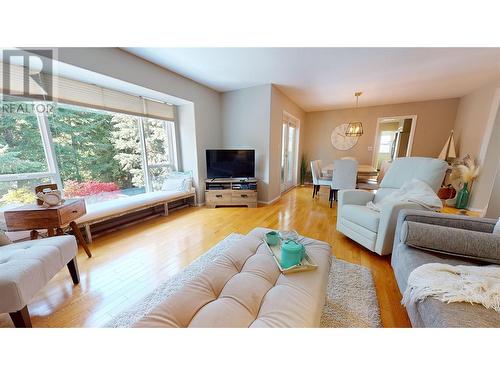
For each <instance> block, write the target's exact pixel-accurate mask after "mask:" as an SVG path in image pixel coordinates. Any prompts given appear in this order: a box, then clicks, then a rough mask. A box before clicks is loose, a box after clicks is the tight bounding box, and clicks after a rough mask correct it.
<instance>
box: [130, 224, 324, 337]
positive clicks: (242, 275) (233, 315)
mask: <svg viewBox="0 0 500 375" xmlns="http://www.w3.org/2000/svg"><path fill="white" fill-rule="evenodd" d="M269 230H270V229H265V228H256V229H254V230H252V231H251V232H250V233H249V234H248V235H247V236H246V238H244V239H242V240H240V241H238V242H237V243H235V244H234V245H233V246H232V247H230V248H229V249H228V250H227V251H226V252H225V253H223V254H222V255H221V256H219V257H218V258H216V259H215V261H214V263H213V264H212V265H210V266H209V267H208V268H206V269H205V270H204V271H203V272H202V273H201V274H200V275H198V276H197V277H196V278H195V279H193V280H191V281H190V282H188V283H187V284H186V285H185V286H184V287H183V288H182V289H181V290H179V291H178V292H176V293H174V294H173V295H171V296H170V297H169V298H167V299H166V300H165V301H164V302H163V303H161V304H160V305H158V306H157V307H156V308H155V309H153V310H152V311H151V312H150V313H149V314H148V315H147V316H145V317H144V318H143V319H142V320H140V321H139V322H138V323H136V325H135V327H151V328H152V327H155V328H160V327H240V328H241V327H252V328H253V327H318V326H319V321H320V318H321V313H322V309H323V305H324V304H325V296H326V287H327V282H328V273H329V270H330V261H331V260H330V259H331V256H330V255H331V247H330V245H328V244H327V243H325V242H321V241H317V240H313V239H310V238H305V237H301V241H302V243H303V244H304V245H305V246H306V249H307V252H308V254H309V256H310V257H311V258H312V259H313V261H314V262H315V263H316V264H317V265H318V268H317V269H316V270H313V271H306V272H299V273H292V274H287V275H283V274H281V273H280V272H279V269H278V267H277V265H276V263H275V261H274V259H273V258H272V256H271V255H270V253H269V250H268V249H267V248H266V245H265V244H264V243H263V241H262V238H263V235H264V233H266V232H267V231H269Z"/></svg>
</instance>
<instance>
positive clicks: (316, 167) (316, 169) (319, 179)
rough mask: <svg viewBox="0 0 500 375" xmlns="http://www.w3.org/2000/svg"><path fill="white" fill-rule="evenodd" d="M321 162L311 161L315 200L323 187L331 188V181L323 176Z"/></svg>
mask: <svg viewBox="0 0 500 375" xmlns="http://www.w3.org/2000/svg"><path fill="white" fill-rule="evenodd" d="M320 163H321V162H320V161H319V160H311V174H312V179H313V198H314V197H315V196H316V194H318V193H319V189H320V187H321V186H330V184H331V180H330V179H324V178H323V176H322V174H321V164H320Z"/></svg>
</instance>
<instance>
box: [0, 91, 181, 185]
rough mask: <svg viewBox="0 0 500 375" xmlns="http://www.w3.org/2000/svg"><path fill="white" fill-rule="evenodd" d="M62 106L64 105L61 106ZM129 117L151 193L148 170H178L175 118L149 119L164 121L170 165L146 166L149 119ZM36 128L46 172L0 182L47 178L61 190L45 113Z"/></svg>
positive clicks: (13, 176) (8, 176)
mask: <svg viewBox="0 0 500 375" xmlns="http://www.w3.org/2000/svg"><path fill="white" fill-rule="evenodd" d="M35 104H46V103H45V102H41V101H38V102H35ZM63 105H64V104H63ZM71 107H76V108H80V109H81V110H90V111H94V110H95V109H94V108H89V107H85V106H81V105H71ZM101 111H103V112H109V113H119V112H114V111H111V110H105V109H102V110H101ZM127 116H131V117H133V118H134V119H135V121H136V123H137V126H138V130H139V138H140V145H141V160H142V172H143V175H144V187H145V192H146V193H149V192H152V191H153V189H152V183H151V174H150V173H149V172H150V169H156V168H168V167H171V168H172V169H173V170H175V171H177V170H178V155H177V152H178V143H177V137H176V128H177V116H174V120H173V121H172V120H163V119H158V118H151V119H155V120H159V121H164V122H165V123H166V127H165V129H166V131H167V140H168V153H169V155H168V156H169V160H171V161H172V162H171V163H157V164H152V165H149V164H148V159H147V147H146V138H145V131H144V119H147V118H149V117H147V116H136V115H127ZM36 118H37V123H38V128H39V130H40V136H41V139H42V146H43V150H44V153H45V161H46V162H47V167H48V171H47V172H34V173H16V174H3V175H2V174H0V182H11V181H20V180H30V179H39V178H49V179H50V181H52V183H55V184H57V186H58V187H59V188H60V189H63V183H62V179H61V174H60V171H59V166H58V164H57V158H56V152H55V146H54V140H53V137H52V133H51V130H50V123H49V118H48V116H47V113H45V112H44V113H36Z"/></svg>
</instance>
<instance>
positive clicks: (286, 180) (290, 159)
mask: <svg viewBox="0 0 500 375" xmlns="http://www.w3.org/2000/svg"><path fill="white" fill-rule="evenodd" d="M297 160H298V121H297V120H296V119H294V118H292V117H289V116H286V115H284V116H283V133H282V137H281V192H284V191H287V190H288V189H291V188H292V187H294V186H295V185H297Z"/></svg>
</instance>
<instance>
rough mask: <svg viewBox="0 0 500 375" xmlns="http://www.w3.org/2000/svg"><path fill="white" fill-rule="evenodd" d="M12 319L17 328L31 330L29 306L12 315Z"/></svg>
mask: <svg viewBox="0 0 500 375" xmlns="http://www.w3.org/2000/svg"><path fill="white" fill-rule="evenodd" d="M9 315H10V318H11V319H12V323H14V327H16V328H31V327H32V325H31V318H30V312H29V311H28V306H24V307H23V308H22V309H21V310H19V311H16V312H13V313H10V314H9Z"/></svg>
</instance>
